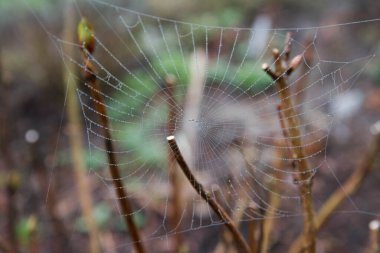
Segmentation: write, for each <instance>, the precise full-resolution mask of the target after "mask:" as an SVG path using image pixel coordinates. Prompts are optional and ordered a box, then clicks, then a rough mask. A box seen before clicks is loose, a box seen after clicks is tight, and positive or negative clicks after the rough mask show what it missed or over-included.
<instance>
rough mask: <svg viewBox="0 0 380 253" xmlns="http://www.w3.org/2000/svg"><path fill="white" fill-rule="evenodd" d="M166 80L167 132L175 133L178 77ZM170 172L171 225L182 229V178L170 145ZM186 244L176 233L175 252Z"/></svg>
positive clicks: (169, 133) (168, 77) (169, 77)
mask: <svg viewBox="0 0 380 253" xmlns="http://www.w3.org/2000/svg"><path fill="white" fill-rule="evenodd" d="M165 82H166V88H167V96H168V110H169V115H168V120H167V125H166V128H167V133H168V135H173V134H174V131H175V128H176V121H177V110H176V105H177V102H176V99H175V92H176V82H177V80H176V78H175V76H173V75H168V76H167V77H166V79H165ZM167 156H168V172H169V181H170V184H171V214H170V216H171V219H170V220H171V223H172V224H171V225H172V228H173V229H180V227H179V226H180V222H181V210H182V203H181V195H182V191H181V180H180V178H179V176H180V175H179V174H178V170H177V169H176V168H177V163H176V161H175V158H174V156H173V153H172V152H171V151H170V147H168V152H167ZM185 247H186V246H185V245H184V244H183V237H182V235H181V234H180V233H175V245H174V247H173V250H174V251H175V252H181V250H182V248H185Z"/></svg>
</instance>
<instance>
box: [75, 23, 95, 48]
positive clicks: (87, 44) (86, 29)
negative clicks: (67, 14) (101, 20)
mask: <svg viewBox="0 0 380 253" xmlns="http://www.w3.org/2000/svg"><path fill="white" fill-rule="evenodd" d="M78 40H79V43H80V44H81V45H82V46H83V48H82V50H87V51H88V52H89V53H90V54H92V53H93V52H94V49H95V39H94V30H93V29H92V26H91V24H90V23H89V22H88V20H87V19H86V18H82V20H81V21H80V22H79V25H78Z"/></svg>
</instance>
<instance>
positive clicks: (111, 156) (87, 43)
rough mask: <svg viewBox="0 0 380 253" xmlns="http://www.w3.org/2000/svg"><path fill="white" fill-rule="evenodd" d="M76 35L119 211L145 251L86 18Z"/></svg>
mask: <svg viewBox="0 0 380 253" xmlns="http://www.w3.org/2000/svg"><path fill="white" fill-rule="evenodd" d="M78 35H79V36H78V37H79V41H80V43H81V44H82V45H83V58H84V62H85V73H84V79H85V80H84V81H85V82H86V83H89V84H90V85H91V89H90V92H91V97H92V99H93V101H94V104H95V110H96V112H97V114H98V115H99V119H100V124H101V125H102V128H103V134H104V142H105V146H106V150H107V151H108V152H107V156H108V164H109V170H110V174H111V176H112V182H113V184H114V187H115V191H116V195H117V199H118V201H119V205H120V208H121V212H122V214H123V217H124V220H125V222H126V224H127V226H128V228H129V232H130V233H131V237H132V240H133V242H134V247H135V250H136V251H137V252H138V253H145V249H144V247H143V245H142V242H141V239H140V233H139V231H138V228H137V226H136V223H135V222H134V220H133V215H132V213H133V209H132V205H131V203H130V202H129V199H128V195H127V190H126V187H125V186H124V183H123V180H122V178H121V176H120V171H119V167H118V165H117V161H116V157H115V152H114V148H113V145H112V139H111V134H110V132H109V123H108V118H107V110H106V107H105V104H104V101H103V97H102V96H101V95H100V93H99V92H97V91H100V87H99V85H98V82H97V77H96V74H95V67H94V66H93V64H92V63H91V61H90V57H89V56H90V54H91V53H92V52H93V50H94V45H95V42H94V38H93V31H92V28H91V26H90V25H89V23H88V22H87V20H85V19H82V21H81V23H80V24H79V26H78Z"/></svg>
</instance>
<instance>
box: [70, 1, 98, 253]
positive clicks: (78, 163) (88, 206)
mask: <svg viewBox="0 0 380 253" xmlns="http://www.w3.org/2000/svg"><path fill="white" fill-rule="evenodd" d="M73 14H74V10H73V6H72V3H69V4H68V6H67V9H66V12H65V15H64V31H63V38H64V40H65V41H74V39H75V37H74V34H75V19H74V18H73V16H75V15H73ZM63 50H64V52H65V53H66V54H67V55H69V56H72V57H73V56H74V54H75V52H74V48H73V47H72V46H67V45H64V48H63ZM75 72H76V68H75V64H74V63H72V62H70V61H68V62H67V63H66V64H65V66H64V68H63V73H64V74H63V77H64V84H65V85H67V117H68V123H67V124H68V137H69V141H70V152H71V159H72V166H73V169H74V176H75V182H76V188H77V191H78V197H79V203H80V207H81V211H82V214H83V218H84V222H85V225H86V227H87V230H88V234H89V252H91V253H99V252H100V245H99V230H98V226H97V224H96V221H95V218H94V215H93V212H92V210H93V203H92V198H91V188H90V186H89V183H88V180H87V178H86V165H85V161H84V157H85V152H84V148H83V146H84V145H83V134H82V122H81V116H80V111H79V106H78V100H77V98H76V88H77V83H76V81H75V79H74V77H73V74H72V73H75Z"/></svg>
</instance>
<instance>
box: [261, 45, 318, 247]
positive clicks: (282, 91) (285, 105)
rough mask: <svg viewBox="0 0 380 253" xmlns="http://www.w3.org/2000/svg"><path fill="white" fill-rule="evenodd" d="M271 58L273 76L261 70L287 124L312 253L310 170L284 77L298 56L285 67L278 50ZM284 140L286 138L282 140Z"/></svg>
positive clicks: (307, 243)
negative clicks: (274, 87) (272, 83)
mask: <svg viewBox="0 0 380 253" xmlns="http://www.w3.org/2000/svg"><path fill="white" fill-rule="evenodd" d="M272 53H273V58H274V60H275V64H274V65H275V71H274V72H273V71H272V70H271V69H270V68H269V66H268V65H267V64H264V65H263V70H264V71H265V72H266V73H267V74H268V75H269V76H270V77H271V78H272V79H273V80H274V81H275V82H276V84H277V86H278V90H279V95H280V99H281V108H282V113H283V116H284V122H285V123H286V125H287V127H286V132H287V133H288V135H289V139H290V140H289V141H290V144H291V151H292V153H293V159H294V161H296V162H295V163H294V164H293V165H294V169H295V170H296V171H297V172H298V176H297V177H295V178H294V180H295V182H301V184H299V191H300V195H301V201H302V208H303V210H304V233H303V247H304V249H305V253H315V246H316V245H315V224H314V210H313V200H312V195H311V189H312V176H313V174H312V172H310V170H309V165H308V163H307V160H306V158H305V153H304V150H303V146H302V139H301V130H300V127H299V126H300V122H299V118H298V115H297V113H296V111H295V109H294V107H293V103H292V100H291V93H290V90H289V86H288V84H287V76H288V75H290V74H291V73H292V72H293V71H294V70H295V69H296V68H297V67H298V66H299V63H300V60H301V58H300V56H299V55H298V56H296V57H295V58H293V60H292V61H291V62H290V64H289V67H288V68H287V69H285V68H284V66H285V65H287V62H285V59H284V57H281V56H280V52H279V51H278V49H273V52H272ZM283 131H285V130H284V129H283ZM284 137H285V138H286V136H284Z"/></svg>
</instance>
